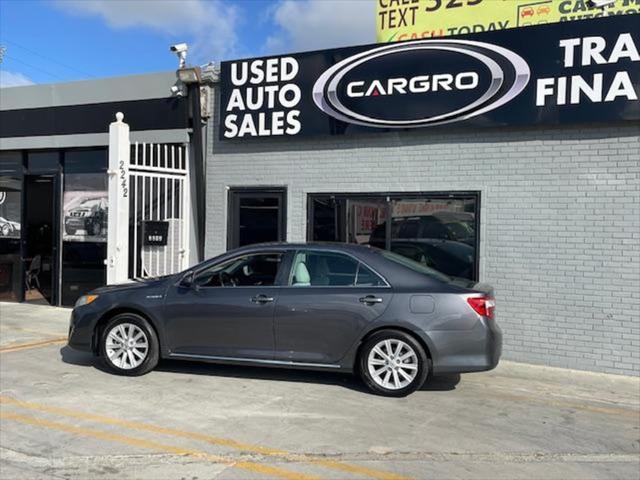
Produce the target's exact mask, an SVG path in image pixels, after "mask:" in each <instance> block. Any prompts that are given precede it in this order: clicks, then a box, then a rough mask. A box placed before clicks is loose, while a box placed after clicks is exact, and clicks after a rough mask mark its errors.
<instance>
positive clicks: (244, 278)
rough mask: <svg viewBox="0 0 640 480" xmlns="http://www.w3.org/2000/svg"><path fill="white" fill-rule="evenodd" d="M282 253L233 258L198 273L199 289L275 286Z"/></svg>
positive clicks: (194, 281)
mask: <svg viewBox="0 0 640 480" xmlns="http://www.w3.org/2000/svg"><path fill="white" fill-rule="evenodd" d="M282 257H283V255H282V253H279V252H273V253H257V254H252V255H245V256H242V257H236V258H233V259H231V260H229V261H227V262H224V263H219V264H216V265H213V266H211V267H209V268H206V269H204V270H201V271H200V272H198V273H197V274H196V275H195V277H194V279H193V283H194V284H195V285H197V286H199V287H258V286H260V287H268V286H272V285H274V284H275V281H276V277H277V275H278V269H279V268H280V264H281V263H282Z"/></svg>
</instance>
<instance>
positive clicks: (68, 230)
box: [64, 227, 76, 235]
mask: <svg viewBox="0 0 640 480" xmlns="http://www.w3.org/2000/svg"><path fill="white" fill-rule="evenodd" d="M64 231H65V232H67V235H75V234H76V229H75V228H71V227H64Z"/></svg>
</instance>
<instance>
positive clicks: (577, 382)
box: [0, 303, 640, 480]
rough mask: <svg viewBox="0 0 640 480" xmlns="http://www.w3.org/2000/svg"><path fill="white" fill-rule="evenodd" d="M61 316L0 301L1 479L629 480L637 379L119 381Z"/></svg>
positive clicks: (169, 369)
mask: <svg viewBox="0 0 640 480" xmlns="http://www.w3.org/2000/svg"><path fill="white" fill-rule="evenodd" d="M69 313H70V312H69V310H66V309H56V308H52V307H40V306H30V305H16V304H7V303H0V412H1V415H2V417H1V419H0V422H1V423H0V425H1V428H0V478H2V479H5V478H6V479H13V478H20V479H22V478H27V479H31V478H33V479H36V478H38V479H40V478H71V479H84V478H98V479H112V478H113V479H154V480H155V479H178V478H189V479H196V478H197V479H209V478H220V479H239V478H331V479H333V478H378V479H392V478H443V479H444V478H446V479H451V478H478V479H479V478H496V479H501V478H504V479H513V478H545V479H552V478H557V479H571V478H575V479H591V478H593V479H600V478H603V479H604V478H629V479H637V478H639V475H640V474H639V472H640V380H639V379H638V378H637V377H636V378H632V377H622V376H612V375H602V374H591V373H585V372H577V371H571V370H561V369H552V368H545V367H538V366H530V365H523V364H516V363H512V362H506V361H503V362H501V364H500V366H499V367H498V368H497V369H496V370H494V371H492V372H487V373H480V374H468V375H462V376H451V377H443V378H435V379H432V380H431V381H430V382H429V383H427V384H426V385H425V387H424V388H423V389H422V390H421V391H419V392H416V393H415V394H413V395H410V396H409V397H407V398H403V399H390V398H383V397H377V396H374V395H370V394H369V393H367V392H366V391H365V390H364V388H363V387H362V386H361V384H360V381H359V380H358V379H356V378H353V377H351V376H347V375H342V374H336V373H316V372H302V371H288V370H276V369H260V368H249V367H230V366H217V365H208V364H198V363H190V362H177V361H171V362H162V363H161V365H160V367H159V368H158V369H157V370H156V371H153V372H151V373H150V374H148V375H145V376H143V377H137V378H126V377H117V376H114V375H110V374H109V373H106V372H105V371H103V370H102V368H101V367H100V365H99V363H98V362H96V360H95V359H94V358H93V357H92V356H91V355H85V354H81V353H78V352H74V351H72V350H70V349H68V348H67V347H66V346H65V345H64V341H63V340H61V338H63V337H64V336H65V335H66V332H67V327H68V316H69Z"/></svg>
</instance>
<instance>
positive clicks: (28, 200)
mask: <svg viewBox="0 0 640 480" xmlns="http://www.w3.org/2000/svg"><path fill="white" fill-rule="evenodd" d="M24 179H25V180H24V189H25V191H24V217H23V218H24V228H25V232H24V234H23V237H22V241H23V252H24V262H23V268H24V278H25V301H28V302H34V303H43V304H44V303H48V304H51V305H57V303H58V280H59V277H58V274H57V271H58V263H59V262H58V255H59V249H58V243H59V237H58V235H59V225H58V222H57V221H56V219H57V218H59V217H58V212H57V209H56V205H57V204H58V201H57V200H58V199H59V195H58V188H59V181H58V175H57V174H56V175H26V176H25V177H24Z"/></svg>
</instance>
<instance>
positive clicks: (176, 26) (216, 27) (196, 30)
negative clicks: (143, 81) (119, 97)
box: [56, 0, 238, 62]
mask: <svg viewBox="0 0 640 480" xmlns="http://www.w3.org/2000/svg"><path fill="white" fill-rule="evenodd" d="M56 5H57V6H58V7H59V8H61V9H62V10H64V11H66V12H69V13H72V14H76V15H89V16H99V17H102V18H103V19H104V21H105V22H106V23H107V25H109V26H110V27H112V28H114V29H124V28H136V27H142V28H149V29H152V30H156V31H159V32H162V33H165V34H169V35H172V36H174V37H176V39H177V40H182V37H181V36H189V37H191V38H192V40H191V41H190V43H192V44H191V45H189V47H190V55H189V58H190V59H191V60H195V62H204V61H207V60H209V59H211V58H213V59H214V60H218V59H220V58H226V57H228V56H229V55H232V54H233V52H234V51H235V49H236V46H237V41H238V39H237V35H236V26H237V23H238V12H237V10H236V8H235V7H233V6H232V5H229V4H226V3H224V2H222V1H218V0H163V1H153V0H127V1H113V0H57V1H56Z"/></svg>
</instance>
